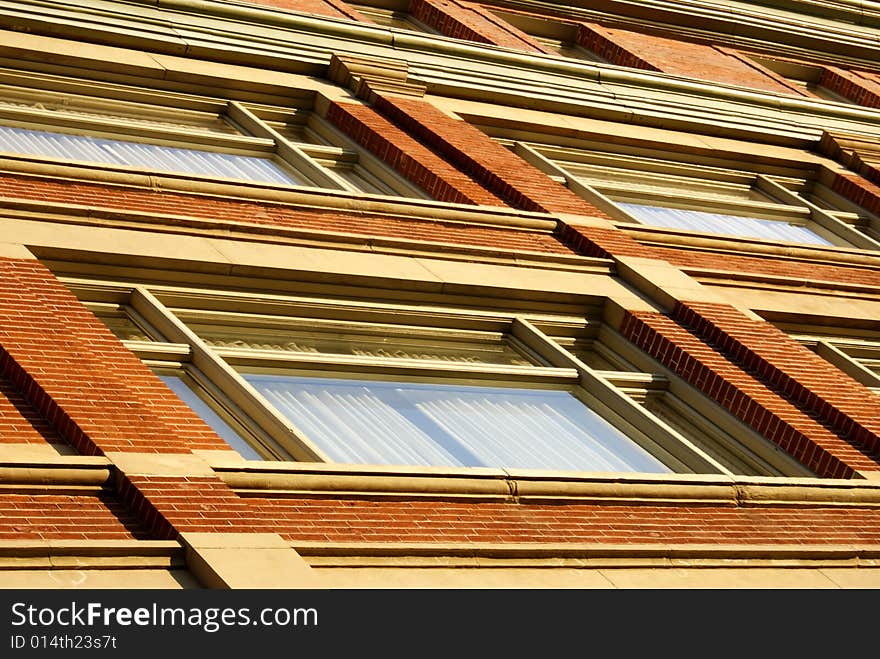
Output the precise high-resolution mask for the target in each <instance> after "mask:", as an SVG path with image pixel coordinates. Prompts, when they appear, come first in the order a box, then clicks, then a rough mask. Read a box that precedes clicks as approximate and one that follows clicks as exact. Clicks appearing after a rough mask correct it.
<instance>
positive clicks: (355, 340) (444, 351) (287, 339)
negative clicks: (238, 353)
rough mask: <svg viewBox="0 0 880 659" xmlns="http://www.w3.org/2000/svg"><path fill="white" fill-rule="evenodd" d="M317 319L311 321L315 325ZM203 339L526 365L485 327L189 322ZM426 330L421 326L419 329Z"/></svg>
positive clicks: (221, 344) (216, 342)
mask: <svg viewBox="0 0 880 659" xmlns="http://www.w3.org/2000/svg"><path fill="white" fill-rule="evenodd" d="M319 322H320V321H317V320H316V321H314V322H313V325H317V324H319ZM188 325H189V327H190V328H191V329H192V330H193V331H194V332H195V333H196V334H198V335H199V337H201V338H202V339H203V340H204V341H205V342H206V343H208V344H209V345H212V346H215V347H218V348H247V349H252V350H278V351H285V352H298V353H307V354H308V353H311V354H332V355H345V356H352V357H355V356H356V357H377V358H382V359H417V360H430V361H443V362H455V363H462V364H468V363H470V364H506V365H518V366H530V365H533V364H534V362H532V361H530V360H529V359H527V358H526V357H525V356H524V355H523V354H522V353H521V352H519V351H518V350H517V349H516V348H515V347H514V346H513V344H512V343H511V340H509V339H507V338H506V337H502V336H500V335H493V334H490V333H486V336H485V338H483V339H482V340H473V341H469V340H465V339H460V340H455V339H452V340H450V339H446V338H444V337H442V336H438V335H436V334H431V335H430V336H412V335H407V334H406V333H405V332H403V331H401V329H400V328H391V327H388V328H384V331H383V329H379V328H376V331H373V332H366V331H364V332H358V331H357V330H356V329H343V328H339V327H332V328H328V331H314V330H313V331H309V330H305V329H296V330H293V329H285V330H274V329H268V328H266V329H264V328H244V327H229V326H219V325H213V324H200V323H188ZM422 334H424V330H422Z"/></svg>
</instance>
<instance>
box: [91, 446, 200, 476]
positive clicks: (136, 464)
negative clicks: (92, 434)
mask: <svg viewBox="0 0 880 659" xmlns="http://www.w3.org/2000/svg"><path fill="white" fill-rule="evenodd" d="M107 458H108V459H109V460H110V461H111V462H112V463H113V466H114V467H115V468H116V469H117V470H118V471H119V472H121V473H122V474H126V475H138V476H169V477H174V476H179V477H186V476H193V477H200V478H203V477H213V476H214V471H213V469H211V467H210V466H209V465H208V463H207V462H206V461H205V460H204V458H203V457H202V456H200V455H194V454H193V453H133V452H122V451H118V452H116V451H114V452H109V453H107Z"/></svg>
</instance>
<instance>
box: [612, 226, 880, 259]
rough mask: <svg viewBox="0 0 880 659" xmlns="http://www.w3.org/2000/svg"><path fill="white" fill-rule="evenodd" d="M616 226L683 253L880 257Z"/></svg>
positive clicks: (842, 249) (853, 251) (645, 242)
mask: <svg viewBox="0 0 880 659" xmlns="http://www.w3.org/2000/svg"><path fill="white" fill-rule="evenodd" d="M616 227H617V228H618V229H620V230H622V231H623V232H624V233H626V234H627V235H629V236H630V237H631V238H633V239H634V240H636V241H638V242H639V243H641V244H643V245H647V246H650V245H659V246H662V247H681V248H682V249H683V250H686V251H705V250H707V249H709V250H715V251H717V252H719V254H737V255H741V256H773V257H780V258H784V259H788V260H799V261H806V262H812V263H816V262H827V263H846V264H853V265H870V266H874V267H878V266H880V256H878V255H877V253H876V252H874V251H871V250H863V249H856V248H854V247H843V246H837V245H834V246H829V245H799V244H794V243H772V242H769V241H766V240H759V239H751V238H738V237H734V236H730V237H723V238H722V237H714V236H694V235H688V234H684V233H682V232H681V231H675V230H670V229H663V228H659V227H650V226H648V225H639V224H631V223H625V222H621V223H617V224H616Z"/></svg>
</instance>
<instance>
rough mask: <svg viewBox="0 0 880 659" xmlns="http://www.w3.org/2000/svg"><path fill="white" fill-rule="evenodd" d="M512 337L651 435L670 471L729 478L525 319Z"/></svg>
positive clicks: (718, 465) (515, 324)
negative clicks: (564, 370) (573, 376)
mask: <svg viewBox="0 0 880 659" xmlns="http://www.w3.org/2000/svg"><path fill="white" fill-rule="evenodd" d="M511 333H512V334H513V336H515V337H516V338H518V339H519V340H520V341H522V342H523V343H525V344H526V345H527V346H528V347H529V348H531V349H532V350H534V351H535V352H537V353H538V354H539V355H540V356H541V357H543V358H544V359H546V360H547V361H548V362H549V363H550V365H551V366H556V367H559V368H573V369H575V370H576V371H577V372H578V382H579V384H580V386H581V387H582V388H584V389H585V390H586V391H588V392H589V393H590V395H592V396H593V397H595V398H596V400H598V401H599V402H600V403H602V404H604V405H606V406H607V407H608V408H610V409H612V410H614V411H615V412H616V413H617V414H618V415H620V417H621V418H623V419H624V420H625V421H626V422H628V423H631V424H632V425H633V426H635V427H636V428H639V429H644V428H650V433H645V434H646V435H648V434H650V440H651V441H653V442H654V443H655V445H656V446H657V448H658V449H659V450H660V452H661V455H662V456H663V458H662V459H664V461H665V460H667V459H669V458H671V459H672V460H673V461H674V463H673V464H670V465H669V466H670V467H672V468H673V469H676V470H678V469H679V467H683V468H685V469H690V470H693V471H695V472H698V473H722V474H727V475H732V472H731V471H730V470H729V469H727V468H726V467H725V466H724V465H723V464H721V463H720V462H718V461H717V460H715V459H714V458H712V457H711V456H710V455H708V454H707V453H705V452H704V451H702V450H701V449H700V448H698V447H697V446H695V445H694V444H693V443H692V442H690V441H689V440H688V439H687V438H685V437H683V436H682V435H681V434H680V433H679V432H678V431H676V430H675V429H673V428H671V427H670V426H669V425H668V424H666V423H664V422H663V421H661V420H660V419H658V418H657V417H656V416H655V415H653V414H651V413H650V412H649V411H648V410H646V409H645V408H643V407H642V406H640V405H639V404H638V403H636V402H635V401H633V400H631V399H630V398H629V397H628V396H627V395H626V394H624V393H623V392H621V391H620V390H619V389H617V387H615V386H614V385H613V384H611V383H610V382H609V381H608V380H607V379H606V378H604V377H603V376H602V375H601V374H599V373H598V372H597V371H595V370H593V369H592V368H590V367H589V366H587V365H586V364H584V363H583V362H582V361H580V360H579V359H577V358H576V357H574V356H573V355H571V354H570V353H569V352H568V351H567V350H565V349H563V348H562V347H560V346H559V345H557V344H556V342H554V341H553V340H552V339H551V338H550V337H548V336H547V335H546V334H544V333H543V332H542V331H540V330H539V329H538V328H537V327H535V326H534V325H533V324H532V323H530V322H529V321H528V320H526V319H525V318H521V317H517V318H515V319H514V321H513V327H512V328H511ZM642 432H644V430H643V431H642ZM675 463H678V464H675Z"/></svg>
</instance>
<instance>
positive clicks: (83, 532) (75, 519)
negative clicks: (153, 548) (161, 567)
mask: <svg viewBox="0 0 880 659" xmlns="http://www.w3.org/2000/svg"><path fill="white" fill-rule="evenodd" d="M147 537H148V535H147V533H146V531H145V529H144V528H143V527H142V526H141V525H140V524H139V523H138V521H137V519H136V518H135V517H133V516H132V515H131V513H129V512H128V511H127V510H126V509H125V508H124V507H123V506H122V505H121V504H120V503H119V502H118V501H117V500H116V499H115V498H113V497H112V496H111V495H109V494H101V495H86V494H76V495H74V494H30V493H18V492H2V493H0V540H133V539H145V538H147Z"/></svg>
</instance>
